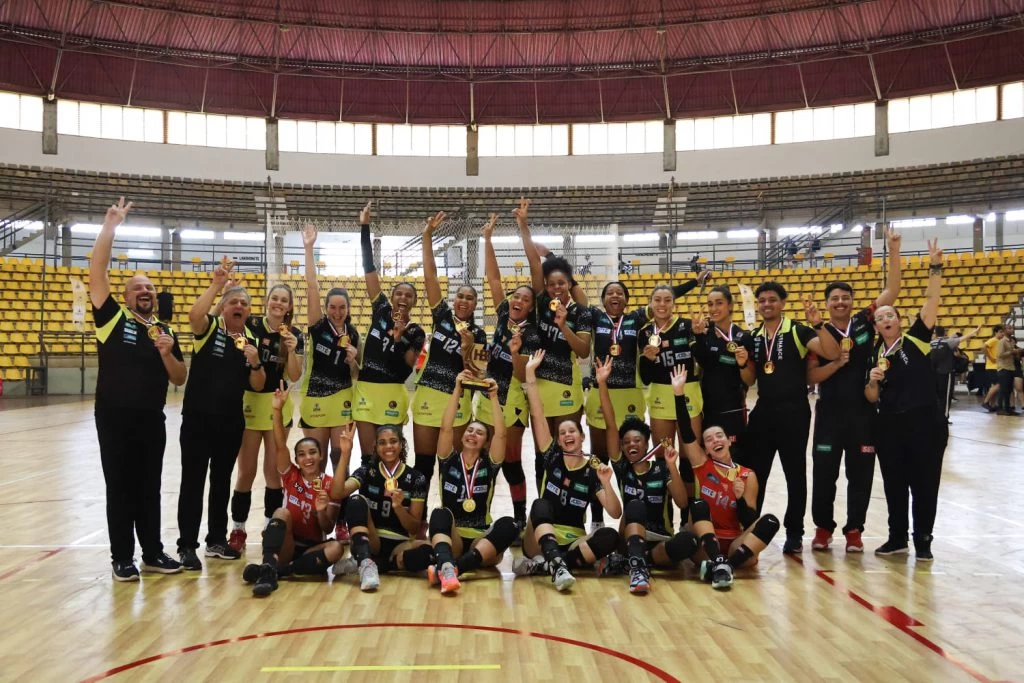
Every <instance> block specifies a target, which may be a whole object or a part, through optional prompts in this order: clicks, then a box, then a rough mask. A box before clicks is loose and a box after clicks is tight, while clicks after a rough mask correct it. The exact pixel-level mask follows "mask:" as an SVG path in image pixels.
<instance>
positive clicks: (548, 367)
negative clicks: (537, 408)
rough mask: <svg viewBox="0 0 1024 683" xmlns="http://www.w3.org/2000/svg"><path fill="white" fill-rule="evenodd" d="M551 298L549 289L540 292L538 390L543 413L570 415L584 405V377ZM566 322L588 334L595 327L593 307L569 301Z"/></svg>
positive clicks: (538, 312) (575, 330) (538, 307)
mask: <svg viewBox="0 0 1024 683" xmlns="http://www.w3.org/2000/svg"><path fill="white" fill-rule="evenodd" d="M551 301H552V299H551V296H550V295H549V294H548V293H547V292H541V293H540V294H538V295H537V303H536V310H537V330H538V332H539V334H540V345H541V348H542V349H544V351H545V355H544V362H542V363H541V364H540V367H538V368H537V391H538V393H539V394H540V397H541V402H542V403H543V404H544V415H545V416H546V417H557V416H559V415H571V414H573V413H575V412H577V411H578V410H579V409H580V408H581V407H583V378H582V377H581V376H580V368H579V365H578V364H577V362H576V352H575V351H573V350H572V347H571V346H569V342H568V341H567V340H566V338H565V335H564V334H562V331H561V330H559V329H558V326H557V325H555V312H554V311H552V310H551ZM565 324H566V327H568V328H569V329H570V330H572V331H573V332H574V333H575V334H577V335H580V334H587V335H589V334H590V333H591V330H592V329H593V324H592V321H591V319H590V309H589V308H587V307H585V306H579V305H577V304H575V303H572V302H570V303H569V307H568V311H567V314H566V318H565Z"/></svg>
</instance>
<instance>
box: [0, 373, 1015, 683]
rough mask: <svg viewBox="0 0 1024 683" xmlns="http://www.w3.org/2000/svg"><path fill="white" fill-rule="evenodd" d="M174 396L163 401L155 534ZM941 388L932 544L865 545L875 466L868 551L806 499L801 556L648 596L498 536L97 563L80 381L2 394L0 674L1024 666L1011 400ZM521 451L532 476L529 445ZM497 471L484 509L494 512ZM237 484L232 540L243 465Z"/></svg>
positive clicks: (792, 671) (564, 675)
mask: <svg viewBox="0 0 1024 683" xmlns="http://www.w3.org/2000/svg"><path fill="white" fill-rule="evenodd" d="M180 399H181V393H180V392H179V393H177V394H172V398H171V400H170V402H169V404H168V407H167V416H168V420H167V428H168V437H169V438H168V448H167V454H166V458H165V467H164V486H163V510H164V515H163V529H164V532H163V541H164V543H165V545H166V546H167V548H166V549H167V551H168V552H169V553H172V554H173V552H174V550H175V548H174V545H173V544H174V542H175V539H176V538H177V528H176V517H175V510H176V504H177V491H178V477H179V471H180V467H179V452H178V444H177V433H178V428H179V425H180V414H179V411H180ZM954 406H955V408H954V413H953V417H952V419H953V422H954V424H953V427H952V437H951V439H950V445H949V450H948V451H947V453H946V459H945V473H944V475H943V483H942V492H941V495H940V500H939V515H938V523H937V526H936V541H935V544H934V552H935V556H936V560H935V562H934V563H933V564H931V565H921V566H918V565H915V562H914V559H913V556H912V555H911V556H910V557H909V558H901V559H895V560H892V559H890V560H883V559H880V558H876V557H875V556H874V555H872V554H871V550H872V549H873V548H874V547H875V546H877V545H878V544H879V543H880V542H881V541H882V540H883V539H882V535H883V534H884V530H885V501H884V498H883V495H882V485H881V479H880V478H879V475H878V474H877V469H876V476H875V486H874V490H873V496H872V503H871V509H870V512H869V517H868V528H867V530H866V532H865V541H866V545H867V550H868V552H867V553H866V554H864V555H863V556H851V557H847V556H846V555H845V552H844V550H843V548H842V541H841V537H837V540H838V541H839V547H838V548H837V549H835V550H833V551H831V552H830V553H812V552H811V551H810V537H811V535H813V524H812V523H811V521H810V514H809V512H808V517H807V529H808V532H807V536H805V540H804V542H805V551H804V554H803V556H802V557H800V558H799V559H790V558H784V557H783V556H782V554H781V552H780V546H781V539H776V543H775V544H774V545H773V547H771V548H769V549H768V550H767V551H765V553H764V554H763V555H762V556H761V563H760V566H759V568H758V569H756V570H754V571H752V572H746V573H740V574H739V575H738V578H737V581H736V583H735V584H734V586H733V589H732V591H731V592H728V593H718V592H715V591H713V590H712V589H711V588H710V587H709V586H707V585H704V584H701V583H699V582H698V581H696V580H695V579H694V578H693V571H692V569H687V570H686V571H685V572H684V573H677V574H656V575H655V577H654V581H653V590H652V592H651V594H650V595H648V596H646V597H636V596H632V595H630V594H629V592H628V591H627V582H626V579H625V578H624V577H614V578H606V579H597V578H593V577H590V576H586V575H584V576H583V578H582V580H581V581H579V583H577V586H576V588H575V589H574V591H573V592H572V593H571V594H568V595H563V594H559V593H557V592H556V591H555V589H554V588H553V586H552V585H551V583H550V581H549V580H548V579H546V578H543V577H535V578H532V579H516V580H515V581H513V580H512V576H511V558H510V557H509V556H506V558H505V560H504V561H503V562H502V564H501V565H500V567H499V568H500V574H499V573H498V572H494V573H482V574H478V575H477V578H473V579H469V580H467V581H466V582H465V583H464V586H463V589H462V590H461V591H460V592H459V594H458V595H457V597H442V596H441V595H440V594H439V592H438V591H437V590H436V589H428V587H427V585H426V580H425V579H423V578H421V577H410V576H400V575H385V576H383V577H382V586H381V589H380V591H378V592H377V593H376V594H363V593H361V592H360V591H359V589H358V587H357V585H356V584H355V582H354V577H345V578H343V579H339V580H338V581H336V582H334V584H333V585H328V584H326V583H323V582H297V581H282V585H281V587H280V588H279V589H278V591H277V592H276V593H275V594H274V595H273V596H271V597H270V598H268V599H265V600H257V599H254V598H253V597H252V596H251V593H250V590H249V588H248V587H247V586H246V585H245V584H243V582H242V580H241V576H240V575H241V569H242V562H224V561H218V560H205V559H204V564H205V567H204V570H203V572H202V573H185V574H179V575H176V576H153V575H144V576H143V580H142V582H141V583H132V584H118V583H114V582H113V581H111V579H110V564H109V556H108V546H107V538H106V529H105V523H104V498H103V477H102V472H101V469H100V462H99V453H98V448H97V445H96V438H95V431H94V426H93V418H92V401H91V399H88V400H67V399H58V400H55V401H52V402H48V403H46V404H44V405H39V404H38V402H36V403H34V404H32V406H31V407H28V404H26V403H24V402H19V401H18V400H14V399H5V400H2V401H0V408H2V409H0V439H2V443H3V448H2V451H0V605H2V613H3V619H2V620H0V681H14V680H31V681H70V680H99V679H101V678H104V677H113V678H116V679H117V680H206V679H217V680H246V681H273V680H327V679H336V678H340V677H345V678H346V679H351V680H367V681H369V680H374V681H376V680H385V679H386V680H399V681H442V680H444V681H450V680H464V681H503V680H516V679H518V680H551V679H560V680H577V681H580V680H582V681H594V680H637V681H639V680H691V679H703V680H715V679H727V680H752V681H753V680H822V679H831V680H857V681H868V680H871V681H899V680H908V681H969V680H972V679H973V680H977V681H988V680H1012V679H1016V680H1024V663H1022V661H1021V658H1020V657H1019V645H1020V642H1021V641H1020V640H1019V638H1020V634H1021V632H1022V631H1024V596H1022V592H1021V590H1020V586H1021V585H1022V584H1021V578H1022V575H1024V501H1022V499H1021V498H1018V497H1017V495H1016V488H1017V486H1019V482H1022V481H1024V463H1022V462H1021V460H1018V458H1019V457H1020V453H1021V440H1022V436H1024V419H1021V418H1013V417H996V416H990V415H988V414H987V413H985V412H984V411H982V410H981V409H980V408H978V407H977V405H976V399H974V398H973V397H968V396H965V395H964V394H960V401H959V403H957V404H954ZM296 434H298V431H297V430H296V431H295V432H293V440H294V438H295V436H294V435H296ZM526 453H532V443H528V446H527V448H526ZM524 460H525V462H526V465H527V480H528V481H532V471H531V470H532V460H533V458H532V456H528V457H526V458H525V459H524ZM841 481H843V480H842V479H841ZM844 486H845V484H844V483H843V484H841V490H840V494H839V500H838V505H837V510H838V511H839V512H838V514H837V520H838V521H839V523H840V525H842V523H843V522H844V512H843V511H844V509H845V508H844V506H845V494H844V492H843V491H842V488H843V487H844ZM499 487H500V488H499V492H498V494H497V495H496V496H495V511H496V512H497V513H499V514H510V513H511V503H510V500H509V497H508V491H507V487H506V486H505V484H504V483H502V484H499ZM531 488H532V486H531ZM254 491H255V495H254V496H253V500H254V506H253V512H252V515H251V517H250V523H249V527H248V531H249V541H250V545H249V558H250V559H256V558H258V556H259V548H258V539H259V531H260V527H261V524H262V521H263V520H262V514H261V509H260V508H261V507H262V506H261V504H260V502H261V500H262V496H261V495H260V494H261V491H262V479H261V478H260V479H258V480H257V483H256V487H255V489H254ZM431 496H432V498H433V497H434V496H436V492H434V491H432V492H431ZM784 499H785V491H784V484H783V477H782V471H781V468H780V467H779V466H778V464H776V469H775V473H774V474H773V478H772V481H771V484H770V488H769V492H768V502H767V504H766V510H769V511H774V512H776V513H777V514H779V515H780V516H781V514H782V512H783V509H784V505H783V503H784ZM203 533H205V525H204V529H203ZM516 552H518V551H516ZM1014 643H1017V645H1014ZM380 667H384V668H380Z"/></svg>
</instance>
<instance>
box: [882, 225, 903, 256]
mask: <svg viewBox="0 0 1024 683" xmlns="http://www.w3.org/2000/svg"><path fill="white" fill-rule="evenodd" d="M885 241H886V242H888V244H889V253H890V254H896V253H899V251H900V245H901V244H902V243H903V235H901V234H899V233H898V232H896V231H895V230H893V229H892V228H889V229H887V230H886V231H885Z"/></svg>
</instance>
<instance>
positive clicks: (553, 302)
mask: <svg viewBox="0 0 1024 683" xmlns="http://www.w3.org/2000/svg"><path fill="white" fill-rule="evenodd" d="M558 304H559V301H558V299H552V300H551V303H549V304H548V308H550V309H551V310H552V311H557V310H558Z"/></svg>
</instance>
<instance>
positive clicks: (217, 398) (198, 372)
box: [181, 314, 256, 423]
mask: <svg viewBox="0 0 1024 683" xmlns="http://www.w3.org/2000/svg"><path fill="white" fill-rule="evenodd" d="M242 329H243V330H244V331H243V334H244V335H245V338H246V341H248V343H250V344H252V345H254V346H255V345H256V335H254V334H253V333H252V331H251V330H249V328H247V327H243V328H242ZM249 388H250V386H249V368H248V366H247V365H246V360H245V354H244V353H242V352H241V351H240V350H238V349H236V348H235V340H234V339H233V338H232V337H231V335H229V334H228V333H227V331H226V330H225V329H224V319H223V318H221V317H215V316H212V315H209V314H208V315H207V316H206V331H205V332H203V333H202V334H197V335H196V336H195V340H194V341H193V342H192V364H191V366H190V367H189V370H188V384H186V385H185V400H184V401H183V402H182V405H181V412H182V413H203V414H206V415H223V416H228V417H234V418H238V420H239V423H241V418H242V394H244V393H245V391H246V390H247V389H249Z"/></svg>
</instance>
